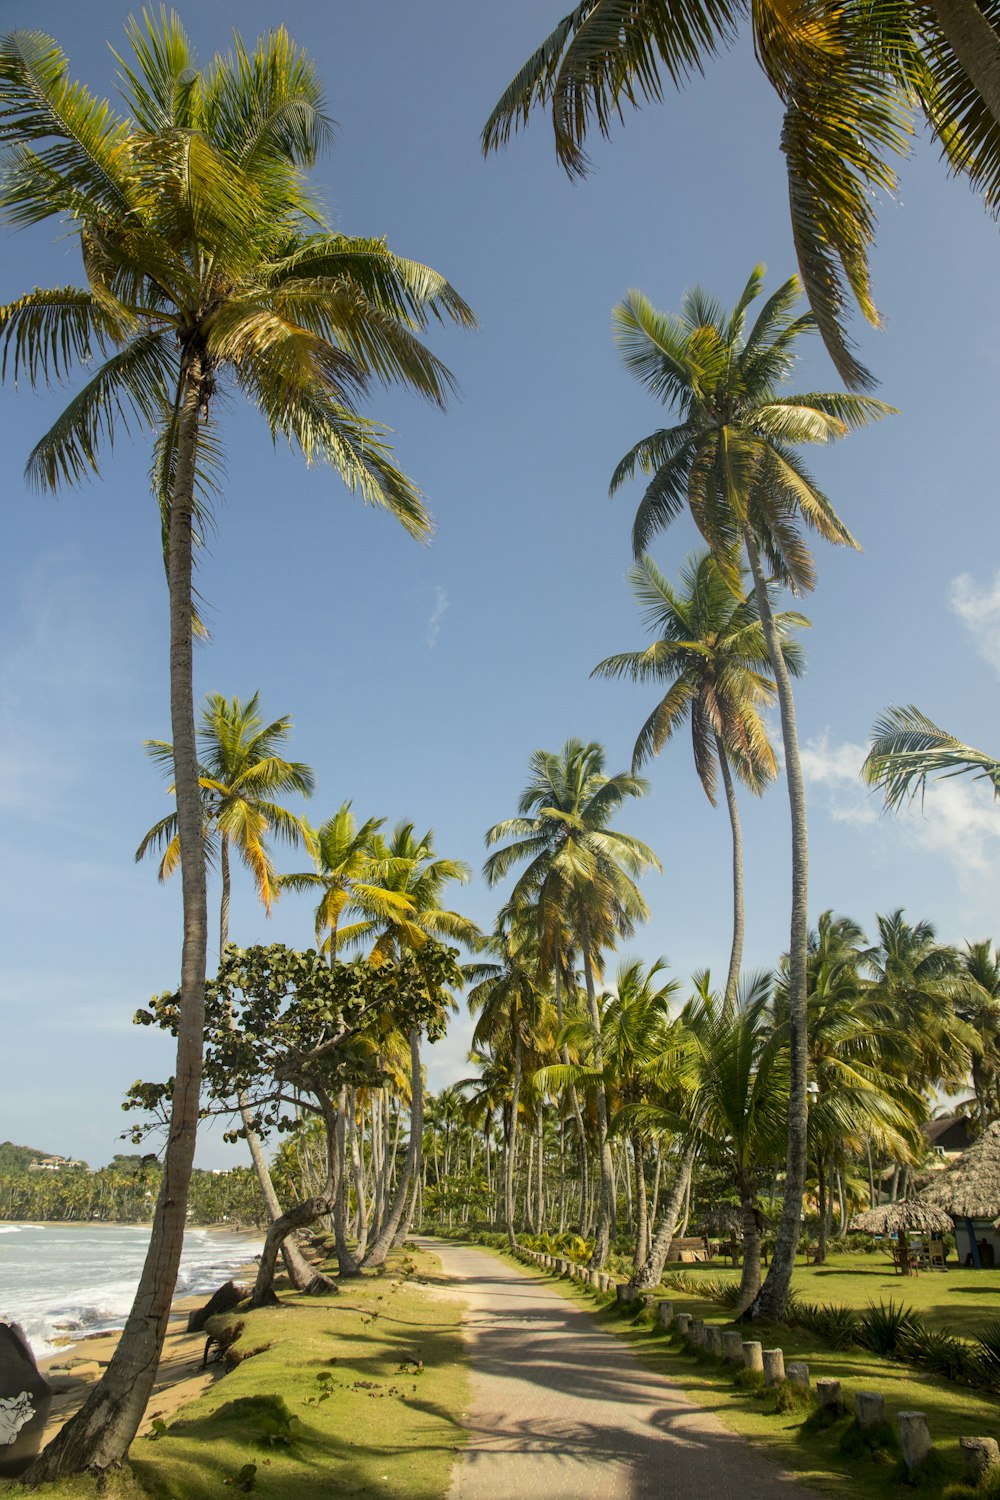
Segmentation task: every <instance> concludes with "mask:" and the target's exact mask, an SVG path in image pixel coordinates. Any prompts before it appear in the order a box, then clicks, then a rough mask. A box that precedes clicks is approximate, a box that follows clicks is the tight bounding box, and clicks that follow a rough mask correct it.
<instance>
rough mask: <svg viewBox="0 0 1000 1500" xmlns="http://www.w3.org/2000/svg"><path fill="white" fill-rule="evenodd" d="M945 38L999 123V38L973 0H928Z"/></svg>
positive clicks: (998, 123)
mask: <svg viewBox="0 0 1000 1500" xmlns="http://www.w3.org/2000/svg"><path fill="white" fill-rule="evenodd" d="M930 10H931V11H932V12H933V14H934V15H935V16H936V17H937V22H938V25H939V26H940V27H941V30H942V32H943V33H944V36H945V39H946V41H947V42H948V45H949V46H950V47H951V50H952V51H953V52H954V54H955V56H956V57H957V58H958V61H959V63H960V64H961V67H962V70H963V72H964V73H965V75H966V77H967V78H968V80H969V82H970V83H971V84H972V86H973V88H974V89H975V90H976V92H977V93H978V94H979V95H980V97H981V98H982V101H983V104H984V105H985V107H986V109H987V110H988V111H989V113H990V114H991V115H992V116H993V120H994V122H995V123H996V124H997V125H1000V41H998V40H997V34H996V32H995V31H994V29H993V27H992V26H991V25H990V23H989V21H988V20H987V19H986V17H985V15H984V14H983V12H982V10H981V9H980V7H979V6H978V5H976V4H975V3H974V0H930Z"/></svg>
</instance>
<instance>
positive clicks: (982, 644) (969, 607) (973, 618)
mask: <svg viewBox="0 0 1000 1500" xmlns="http://www.w3.org/2000/svg"><path fill="white" fill-rule="evenodd" d="M948 604H949V606H950V608H951V609H952V610H953V611H954V613H955V614H956V615H958V618H959V619H960V620H961V621H962V624H963V625H964V626H965V627H966V629H967V630H968V631H969V634H970V635H971V636H972V640H973V643H974V645H975V648H976V650H977V652H978V653H979V655H980V656H981V657H983V659H984V660H985V661H988V662H989V664H990V666H991V667H992V668H993V670H994V671H995V672H996V673H997V674H998V675H1000V569H998V570H997V572H995V573H994V575H993V581H992V583H985V584H978V583H977V582H976V580H975V579H974V578H973V577H972V574H971V573H960V574H959V575H958V577H957V578H953V579H952V581H951V587H950V588H949V590H948Z"/></svg>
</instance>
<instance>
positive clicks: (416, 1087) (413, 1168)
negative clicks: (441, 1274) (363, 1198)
mask: <svg viewBox="0 0 1000 1500" xmlns="http://www.w3.org/2000/svg"><path fill="white" fill-rule="evenodd" d="M423 1135H424V1088H423V1079H422V1078H421V1076H420V1027H419V1026H411V1027H410V1139H409V1143H408V1144H407V1147H406V1157H405V1158H404V1161H403V1170H402V1173H401V1175H400V1179H399V1183H398V1185H397V1187H396V1192H395V1196H394V1197H393V1200H392V1207H391V1208H390V1210H389V1213H388V1216H387V1218H386V1221H385V1224H384V1226H383V1228H382V1229H380V1230H379V1234H378V1237H377V1239H376V1240H375V1242H374V1244H373V1245H372V1247H371V1249H370V1250H369V1251H368V1254H367V1255H366V1256H365V1260H364V1264H365V1268H366V1269H367V1270H375V1269H377V1268H378V1267H379V1266H384V1265H385V1258H386V1256H387V1255H388V1254H389V1251H390V1249H391V1248H392V1242H393V1240H394V1239H395V1238H396V1231H397V1230H398V1229H399V1226H400V1223H401V1222H402V1218H403V1214H404V1212H405V1210H406V1202H407V1197H408V1194H409V1190H410V1183H411V1182H412V1181H413V1178H414V1177H415V1176H416V1175H417V1174H419V1171H420V1152H421V1146H422V1144H423Z"/></svg>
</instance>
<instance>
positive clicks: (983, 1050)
mask: <svg viewBox="0 0 1000 1500" xmlns="http://www.w3.org/2000/svg"><path fill="white" fill-rule="evenodd" d="M960 962H961V971H960V974H959V980H958V984H957V986H956V988H955V992H954V996H953V1004H954V1006H955V1011H956V1014H957V1015H958V1017H959V1019H960V1020H962V1021H964V1022H965V1023H966V1025H967V1026H970V1027H971V1028H972V1030H973V1031H974V1032H975V1034H976V1037H977V1044H976V1046H975V1047H973V1049H972V1091H973V1094H974V1095H975V1100H976V1113H977V1115H978V1118H979V1126H980V1129H981V1130H985V1128H986V1126H987V1125H988V1124H989V1123H990V1121H991V1120H994V1119H996V1118H997V1114H998V1112H1000V1097H998V1094H997V1078H998V1076H1000V953H998V952H997V950H996V948H995V947H994V945H993V944H992V943H991V942H990V940H989V939H988V938H985V939H983V941H981V942H978V943H966V945H965V952H964V953H963V954H962V955H961V959H960Z"/></svg>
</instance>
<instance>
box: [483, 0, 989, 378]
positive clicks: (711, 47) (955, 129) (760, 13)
mask: <svg viewBox="0 0 1000 1500" xmlns="http://www.w3.org/2000/svg"><path fill="white" fill-rule="evenodd" d="M744 17H749V19H750V29H751V32H752V37H753V49H754V56H755V58H756V59H757V62H758V63H759V64H760V66H761V68H762V69H763V71H764V74H765V76H766V77H767V79H768V81H769V82H770V84H771V86H772V88H773V89H774V90H775V92H776V93H777V94H778V97H779V98H780V100H781V102H782V106H783V108H784V121H783V125H782V131H781V149H782V153H783V154H784V157H785V164H786V169H787V172H788V188H789V193H788V199H789V208H790V212H791V225H792V234H793V237H794V240H795V248H796V252H797V255H798V261H799V270H800V272H801V275H802V279H803V282H804V285H805V289H806V295H807V296H808V298H809V302H810V305H811V307H812V309H813V312H814V314H815V316H816V320H817V324H818V326H819V329H820V332H821V334H822V337H823V341H824V343H825V344H826V347H827V349H828V350H829V352H830V357H831V358H832V359H833V362H834V364H835V365H836V367H837V370H838V372H839V374H840V376H841V378H842V379H843V381H844V383H845V385H848V386H851V387H853V388H864V387H865V386H866V385H868V384H869V383H870V381H871V377H870V375H869V374H868V371H867V370H866V369H865V368H864V366H863V365H861V364H860V363H859V362H858V360H857V358H856V356H855V354H854V352H853V349H852V345H851V342H850V340H849V339H848V337H847V335H846V333H845V330H844V314H845V310H846V308H847V305H848V302H849V301H850V300H851V299H852V298H853V300H854V301H855V302H856V303H857V306H858V307H859V309H860V310H861V312H862V314H863V316H864V317H865V318H867V319H868V321H869V322H870V323H872V324H874V325H876V326H877V325H878V323H879V321H880V320H879V314H878V311H877V309H876V307H875V304H874V301H873V297H872V288H871V280H870V274H869V265H868V255H869V251H870V249H871V247H872V246H873V244H874V242H875V230H876V211H875V201H876V195H878V194H881V193H884V192H888V193H892V191H893V190H894V188H895V185H896V173H895V168H894V165H893V159H894V158H895V157H896V156H897V155H899V154H901V153H902V154H906V153H907V152H908V150H909V136H910V133H911V130H912V128H913V127H912V123H911V121H912V115H913V112H914V110H915V109H916V110H919V112H920V113H921V114H922V115H923V117H924V119H925V120H926V121H927V122H928V123H929V125H930V127H931V129H932V131H933V132H934V133H935V135H936V136H937V138H938V140H939V141H940V143H941V146H942V151H943V154H944V155H945V157H946V158H947V160H948V162H949V164H950V166H951V167H952V168H953V169H954V170H955V171H958V172H961V173H963V174H964V175H966V176H967V177H968V178H969V180H970V181H971V183H972V185H973V186H974V188H976V190H977V191H979V192H980V193H981V194H982V195H983V197H984V198H985V200H986V203H987V205H988V206H989V207H991V208H992V207H994V206H995V203H996V200H997V197H998V193H1000V153H998V150H997V147H998V144H1000V41H998V37H997V23H998V21H1000V14H998V12H997V10H996V9H995V7H994V6H993V5H992V4H988V5H984V6H977V5H976V4H975V3H974V0H930V3H929V4H928V5H926V6H923V7H920V8H918V7H916V6H915V5H912V4H909V3H905V0H903V3H899V4H891V5H888V6H882V7H880V8H879V9H878V10H877V11H875V10H872V9H871V8H870V7H865V6H859V5H841V4H835V3H834V0H819V3H818V4H813V5H810V6H808V7H798V8H790V7H787V6H782V5H778V4H774V3H771V0H765V3H763V4H760V5H755V6H753V7H752V8H751V7H749V6H747V5H744V4H740V3H737V0H714V3H712V4H706V3H704V0H670V3H668V0H581V3H580V4H578V5H576V6H574V7H573V9H572V10H571V11H570V12H569V13H568V14H567V15H565V16H563V18H562V19H561V20H560V21H559V22H558V24H557V25H556V26H555V28H554V29H553V30H552V31H551V32H550V33H549V35H548V36H547V37H546V38H545V40H544V41H543V42H542V43H541V45H540V46H539V47H538V48H537V49H536V50H535V52H534V53H533V54H532V55H531V57H529V58H528V60H527V62H526V63H525V64H524V65H523V67H521V68H520V69H519V70H518V72H517V73H516V75H515V76H514V78H513V80H512V82H511V83H510V85H509V86H508V88H507V89H506V90H505V91H504V93H503V95H502V96H501V98H500V100H499V101H498V103H497V104H496V106H495V107H494V109H493V112H492V114H491V115H490V118H489V120H488V121H487V123H486V126H485V128H484V130H483V135H482V144H483V150H484V152H486V153H489V152H490V151H494V150H497V149H498V148H499V147H500V146H503V145H506V143H507V142H508V141H509V139H510V137H511V134H512V133H513V132H514V131H516V130H518V129H519V128H521V127H522V126H526V125H527V123H528V120H529V118H530V116H531V113H532V110H533V109H534V108H535V107H536V106H538V107H539V108H541V109H546V108H548V109H550V110H551V119H552V126H553V129H554V132H555V148H556V154H557V156H558V158H559V160H560V161H561V162H562V164H563V166H564V167H565V168H566V170H567V172H569V174H570V175H571V176H582V175H583V174H584V173H585V172H586V171H587V168H588V162H587V157H586V154H585V150H584V148H585V144H586V141H587V137H588V135H589V134H590V133H591V132H592V131H593V130H595V129H596V130H598V131H599V132H600V133H601V135H603V136H608V135H609V134H610V131H611V128H612V125H613V124H614V123H615V122H616V121H619V120H621V118H622V116H623V113H624V108H625V106H626V105H627V104H628V105H632V106H633V107H636V106H638V105H640V104H641V103H643V102H644V101H648V100H653V101H659V100H660V99H661V98H662V96H663V91H664V88H665V86H666V85H667V84H668V83H670V84H673V85H674V86H675V87H677V88H679V87H681V86H682V85H683V84H684V82H685V81H686V79H687V78H689V77H690V76H691V75H692V74H695V73H699V72H702V71H703V70H704V66H705V63H706V61H707V60H708V59H709V58H710V57H711V56H712V55H713V53H715V52H717V51H720V50H722V49H723V48H724V47H728V46H729V44H730V43H731V41H732V40H733V38H734V36H735V34H736V31H737V28H738V25H739V23H740V21H741V20H742V19H743V18H744Z"/></svg>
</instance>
